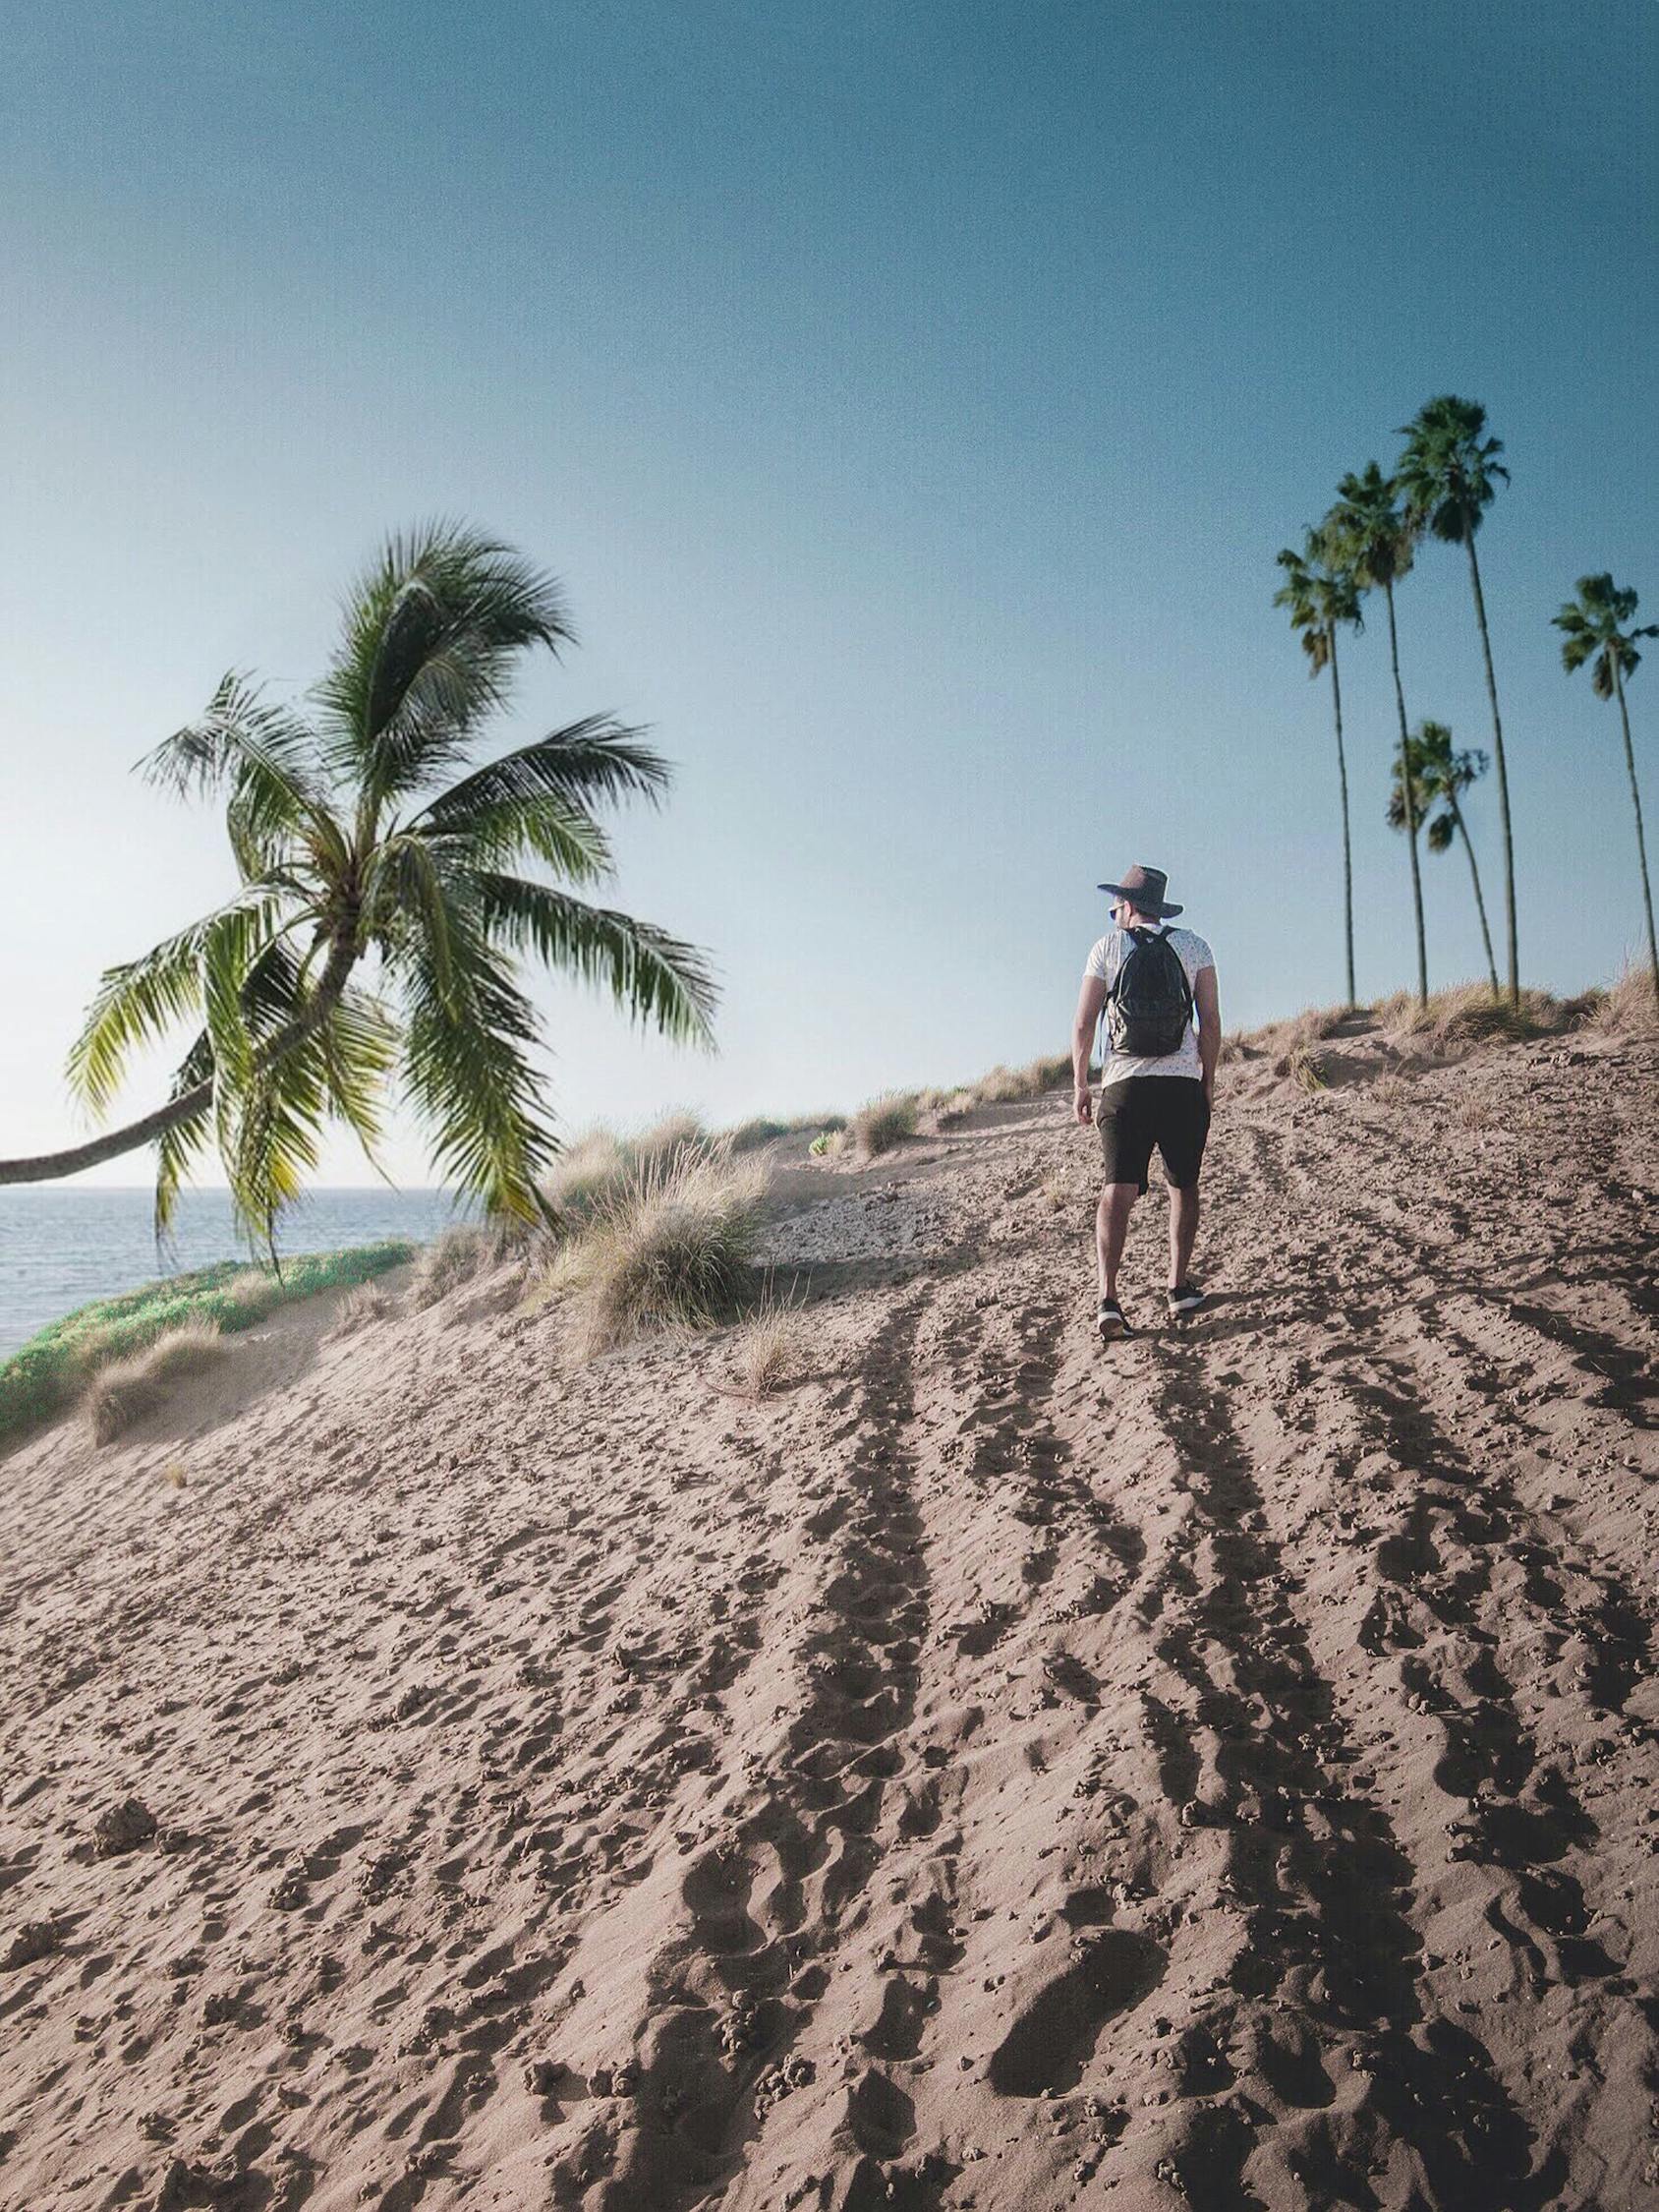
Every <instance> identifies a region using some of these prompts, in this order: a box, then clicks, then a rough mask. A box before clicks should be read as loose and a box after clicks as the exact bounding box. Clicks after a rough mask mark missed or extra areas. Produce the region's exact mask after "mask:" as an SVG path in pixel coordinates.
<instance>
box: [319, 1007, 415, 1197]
mask: <svg viewBox="0 0 1659 2212" xmlns="http://www.w3.org/2000/svg"><path fill="white" fill-rule="evenodd" d="M318 1036H319V1039H320V1043H321V1050H322V1077H323V1085H324V1089H325V1091H326V1095H327V1101H328V1105H329V1108H330V1110H331V1111H332V1112H333V1113H334V1114H335V1115H336V1116H337V1117H338V1119H339V1120H341V1121H342V1122H344V1123H345V1124H346V1125H347V1127H348V1128H349V1129H350V1130H351V1132H352V1134H353V1135H355V1136H356V1138H357V1140H358V1142H359V1144H361V1145H362V1147H363V1151H364V1156H365V1157H366V1158H367V1160H368V1161H369V1164H370V1166H371V1167H372V1168H373V1170H374V1172H375V1174H376V1175H381V1176H383V1175H384V1172H385V1171H384V1170H383V1169H382V1167H381V1166H380V1163H379V1159H378V1157H377V1151H378V1146H379V1142H380V1138H381V1135H383V1133H384V1126H385V1125H384V1118H383V1117H384V1106H385V1094H386V1084H387V1080H388V1078H389V1077H390V1076H391V1073H392V1070H393V1069H394V1068H395V1067H396V1065H397V1055H398V1046H399V1044H400V1042H401V1036H400V1032H399V1029H398V1025H397V1023H396V1021H395V1020H394V1019H393V1018H392V1015H391V1013H390V1012H389V1010H388V1009H387V1008H386V1007H385V1006H384V1005H383V1004H382V1003H381V1001H380V1000H378V999H377V998H375V997H374V996H373V995H372V993H371V992H368V991H364V990H361V989H354V990H348V991H347V992H346V993H345V994H344V996H343V997H342V998H341V1000H340V1003H339V1005H338V1006H337V1007H336V1008H335V1009H334V1011H333V1013H332V1014H331V1015H330V1016H329V1017H328V1019H327V1020H326V1021H325V1022H324V1023H323V1025H322V1027H321V1029H320V1030H319V1032H318Z"/></svg>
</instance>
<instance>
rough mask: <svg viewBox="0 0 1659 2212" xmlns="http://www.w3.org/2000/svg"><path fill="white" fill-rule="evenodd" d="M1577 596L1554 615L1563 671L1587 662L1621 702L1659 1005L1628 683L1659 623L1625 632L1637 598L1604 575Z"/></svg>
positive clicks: (1583, 579) (1599, 686) (1657, 952)
mask: <svg viewBox="0 0 1659 2212" xmlns="http://www.w3.org/2000/svg"><path fill="white" fill-rule="evenodd" d="M1577 590H1578V596H1577V598H1576V599H1570V600H1569V601H1568V602H1567V603H1566V605H1565V606H1564V607H1563V608H1562V611H1561V612H1560V613H1559V614H1555V615H1552V616H1551V620H1552V621H1553V622H1554V623H1555V626H1556V628H1557V629H1558V630H1563V631H1565V632H1566V640H1565V642H1564V644H1563V646H1562V649H1561V659H1562V666H1563V667H1564V668H1565V669H1566V670H1567V672H1568V674H1569V675H1571V674H1572V673H1573V669H1581V668H1582V667H1583V665H1584V663H1585V662H1586V661H1589V660H1592V659H1593V661H1594V664H1595V665H1594V666H1593V668H1592V669H1590V689H1591V690H1592V691H1593V692H1594V693H1595V695H1596V697H1597V698H1598V699H1617V700H1618V702H1619V719H1620V722H1621V723H1622V724H1623V726H1624V730H1625V767H1626V769H1627V770H1628V771H1629V774H1630V804H1631V805H1632V806H1633V807H1634V808H1635V815H1636V858H1637V860H1638V861H1639V862H1640V865H1641V902H1642V907H1643V910H1644V911H1645V913H1646V915H1647V959H1648V965H1649V968H1650V970H1651V972H1652V976H1653V993H1654V997H1655V999H1656V1000H1659V946H1656V945H1655V943H1654V938H1653V891H1652V887H1651V886H1650V885H1649V883H1648V880H1647V840H1646V838H1645V837H1644V836H1643V835H1642V827H1641V789H1640V786H1638V785H1637V783H1636V756H1635V753H1634V752H1633V751H1632V749H1631V746H1630V708H1629V707H1628V706H1627V705H1626V703H1625V678H1626V677H1627V676H1629V675H1634V673H1635V671H1636V669H1638V668H1639V667H1640V666H1641V655H1640V654H1639V653H1638V652H1637V651H1636V648H1635V642H1634V641H1635V640H1636V639H1637V638H1638V637H1659V622H1644V623H1643V624H1642V625H1641V627H1640V628H1639V629H1622V628H1621V627H1620V625H1621V624H1622V623H1628V622H1629V621H1630V617H1631V615H1632V614H1634V612H1635V611H1636V604H1637V602H1636V595H1635V593H1634V592H1632V591H1621V590H1620V589H1619V587H1618V586H1617V584H1615V583H1614V581H1613V578H1612V577H1611V576H1610V575H1608V574H1607V572H1606V571H1605V570H1604V571H1603V572H1602V574H1601V575H1599V576H1580V577H1579V579H1578V585H1577Z"/></svg>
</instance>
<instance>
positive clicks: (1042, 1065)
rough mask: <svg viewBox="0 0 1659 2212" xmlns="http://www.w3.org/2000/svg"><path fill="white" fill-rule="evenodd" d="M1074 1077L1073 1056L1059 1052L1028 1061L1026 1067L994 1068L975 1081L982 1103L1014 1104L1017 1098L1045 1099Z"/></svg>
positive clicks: (975, 1088)
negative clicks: (1061, 1084)
mask: <svg viewBox="0 0 1659 2212" xmlns="http://www.w3.org/2000/svg"><path fill="white" fill-rule="evenodd" d="M1070 1080H1071V1060H1070V1056H1069V1055H1068V1054H1060V1053H1056V1054H1051V1055H1049V1056H1047V1057H1045V1058H1043V1059H1038V1060H1032V1061H1028V1062H1027V1063H1026V1065H1025V1066H1024V1067H1023V1068H1004V1067H997V1068H993V1069H992V1070H991V1071H990V1073H989V1074H988V1075H984V1076H981V1077H980V1078H979V1081H978V1082H977V1083H975V1084H974V1086H973V1095H974V1098H975V1100H976V1101H977V1102H978V1103H979V1104H980V1105H981V1106H1011V1105H1012V1104H1014V1102H1015V1101H1016V1100H1020V1099H1026V1098H1042V1097H1043V1096H1044V1095H1045V1094H1046V1093H1047V1092H1049V1091H1051V1090H1054V1089H1056V1088H1058V1085H1059V1084H1060V1083H1062V1082H1069V1081H1070Z"/></svg>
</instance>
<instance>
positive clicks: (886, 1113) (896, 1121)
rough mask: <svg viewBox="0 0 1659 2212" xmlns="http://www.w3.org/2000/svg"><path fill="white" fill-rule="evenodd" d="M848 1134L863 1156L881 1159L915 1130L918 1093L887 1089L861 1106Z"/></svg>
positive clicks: (912, 1134)
mask: <svg viewBox="0 0 1659 2212" xmlns="http://www.w3.org/2000/svg"><path fill="white" fill-rule="evenodd" d="M847 1134H848V1135H849V1136H850V1137H851V1139H852V1142H853V1145H854V1147H855V1148H856V1150H857V1152H858V1155H859V1157H860V1158H861V1159H865V1160H874V1159H879V1158H880V1157H881V1155H882V1154H883V1153H884V1152H891V1151H894V1150H896V1148H897V1147H898V1146H899V1145H900V1144H902V1143H903V1142H904V1141H905V1139H906V1138H907V1137H911V1136H914V1135H915V1134H916V1093H915V1092H914V1091H911V1090H887V1091H884V1092H883V1093H882V1095H881V1096H880V1097H879V1098H872V1099H871V1100H869V1102H868V1103H867V1104H865V1105H863V1106H861V1107H860V1108H859V1109H858V1112H857V1113H856V1114H854V1116H853V1117H852V1119H851V1121H850V1122H848V1124H847Z"/></svg>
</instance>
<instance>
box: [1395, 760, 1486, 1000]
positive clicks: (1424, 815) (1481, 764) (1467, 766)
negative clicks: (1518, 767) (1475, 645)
mask: <svg viewBox="0 0 1659 2212" xmlns="http://www.w3.org/2000/svg"><path fill="white" fill-rule="evenodd" d="M1488 765H1489V763H1488V761H1487V758H1486V755H1485V754H1484V753H1481V752H1463V753H1458V752H1454V751H1453V749H1452V732H1451V730H1450V728H1448V727H1447V725H1446V724H1445V723H1443V722H1420V723H1418V725H1417V727H1416V728H1415V729H1414V730H1413V731H1412V733H1411V736H1410V738H1409V739H1408V741H1407V743H1406V748H1405V754H1404V758H1403V760H1402V759H1401V758H1400V757H1398V756H1397V757H1396V760H1395V764H1394V786H1393V788H1392V789H1391V790H1390V792H1389V828H1390V829H1391V830H1402V829H1404V827H1405V825H1406V821H1407V818H1408V814H1410V813H1414V814H1415V815H1416V817H1417V819H1418V821H1419V822H1423V823H1426V824H1427V830H1428V836H1427V844H1428V848H1429V850H1430V851H1431V852H1445V851H1446V850H1447V849H1448V848H1449V847H1450V845H1451V844H1452V841H1453V839H1454V838H1461V839H1462V841H1463V850H1464V851H1465V852H1466V853H1467V854H1468V858H1469V875H1470V878H1471V879H1472V881H1473V883H1474V910H1475V912H1476V913H1477V914H1478V915H1479V916H1480V941H1481V943H1482V944H1483V945H1484V946H1485V948H1486V972H1487V975H1488V976H1489V978H1490V979H1491V983H1492V996H1493V997H1494V998H1495V999H1496V998H1499V997H1501V996H1502V993H1501V992H1500V990H1499V986H1498V963H1497V961H1496V960H1494V959H1493V957H1492V932H1491V930H1490V929H1489V928H1488V927H1487V925H1486V900H1485V897H1484V895H1483V894H1482V892H1481V888H1480V870H1479V868H1478V867H1477V866H1476V864H1475V857H1474V846H1473V844H1471V843H1470V840H1469V826H1468V824H1467V822H1465V821H1464V819H1463V809H1462V807H1461V805H1460V804H1459V801H1460V799H1461V797H1462V794H1463V793H1464V791H1466V790H1467V789H1468V787H1469V786H1470V785H1471V784H1474V783H1476V782H1478V781H1479V779H1480V778H1481V777H1482V776H1484V775H1485V774H1486V771H1487V767H1488ZM1407 777H1409V778H1410V781H1411V786H1412V793H1411V797H1412V803H1411V806H1410V807H1409V808H1407V805H1406V789H1405V784H1406V778H1407ZM1437 806H1438V807H1440V808H1442V809H1443V811H1442V812H1441V813H1439V814H1436V813H1435V812H1434V809H1435V808H1436V807H1437Z"/></svg>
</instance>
